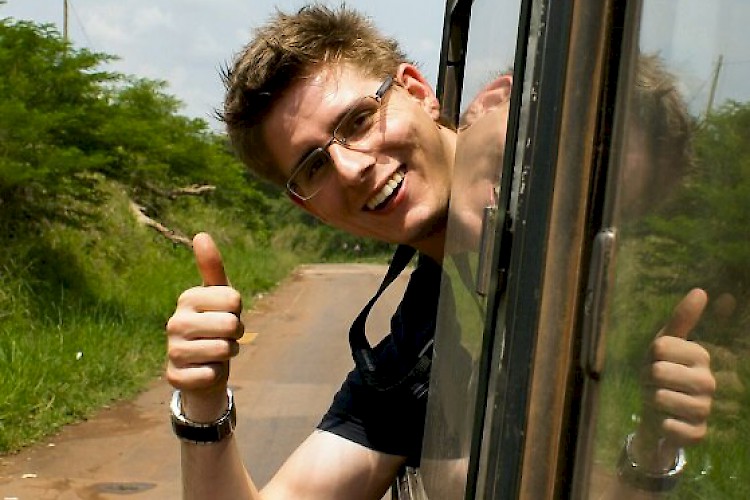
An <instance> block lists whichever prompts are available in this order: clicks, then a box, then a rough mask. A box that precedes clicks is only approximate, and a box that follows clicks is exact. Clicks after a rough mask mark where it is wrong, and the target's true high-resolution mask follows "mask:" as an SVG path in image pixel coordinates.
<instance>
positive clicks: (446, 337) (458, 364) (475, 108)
mask: <svg viewBox="0 0 750 500" xmlns="http://www.w3.org/2000/svg"><path fill="white" fill-rule="evenodd" d="M519 5H520V1H519V0H503V1H488V0H477V1H475V2H473V3H472V7H471V9H472V12H471V27H470V38H469V42H468V49H467V55H466V66H465V72H464V81H463V92H462V95H461V123H459V124H457V125H458V140H457V144H456V159H455V166H454V179H453V182H452V193H451V213H450V215H449V222H448V234H447V241H446V257H445V259H444V261H443V268H444V271H445V274H444V276H445V278H444V280H443V291H442V292H441V298H440V309H439V313H438V314H439V317H438V325H437V336H436V341H435V355H434V356H435V363H434V365H433V370H432V374H431V379H430V397H429V401H428V415H427V423H426V430H425V439H424V446H423V453H422V462H421V472H422V477H423V481H424V485H425V490H426V492H427V495H428V497H430V498H463V497H464V494H465V490H466V480H467V473H468V467H469V453H470V448H471V439H472V432H473V428H472V425H473V424H474V421H473V419H474V409H475V405H476V392H477V384H478V368H479V366H478V364H479V357H480V354H481V347H482V339H483V337H482V335H483V333H484V323H485V314H486V304H485V297H484V295H483V294H481V293H477V290H478V283H477V273H478V264H479V254H478V250H479V247H480V242H481V241H482V228H483V222H484V221H485V220H487V218H488V215H487V214H488V213H490V214H491V213H492V210H491V209H492V208H494V207H495V206H496V204H497V192H496V190H497V186H498V182H499V177H500V169H501V167H502V160H503V153H504V148H505V125H506V122H507V114H508V108H509V102H510V92H511V88H512V81H513V80H512V76H511V75H510V68H511V64H512V61H513V55H514V52H515V40H516V31H517V29H516V25H517V22H518V11H519ZM489 217H490V218H491V215H490V216H489ZM484 227H490V226H488V225H486V224H485V226H484Z"/></svg>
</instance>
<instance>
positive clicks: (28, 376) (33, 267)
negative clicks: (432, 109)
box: [0, 188, 305, 453]
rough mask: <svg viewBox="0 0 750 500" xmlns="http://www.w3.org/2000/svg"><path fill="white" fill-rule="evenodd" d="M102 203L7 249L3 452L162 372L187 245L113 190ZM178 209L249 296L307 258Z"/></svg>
mask: <svg viewBox="0 0 750 500" xmlns="http://www.w3.org/2000/svg"><path fill="white" fill-rule="evenodd" d="M102 210H103V214H104V216H103V217H102V219H101V220H100V221H98V222H96V223H93V224H91V225H88V226H87V227H84V228H77V229H76V228H71V227H69V226H63V225H56V224H49V225H48V226H45V227H44V228H42V229H41V230H40V231H39V233H38V234H34V235H23V236H22V237H17V238H15V241H13V242H12V245H11V246H9V247H6V248H5V250H3V251H2V253H3V254H4V255H2V257H3V258H2V259H0V262H1V263H2V264H0V395H1V396H0V453H7V452H13V451H16V450H18V449H20V448H21V447H23V446H25V445H27V444H29V443H32V442H33V441H35V440H38V439H40V438H42V437H43V436H45V435H49V434H51V433H54V432H55V431H56V430H57V429H59V427H60V426H62V425H64V424H67V423H70V422H74V421H79V420H81V419H85V418H87V417H88V416H90V415H91V414H92V413H93V412H94V411H95V410H96V409H97V408H99V407H101V406H102V405H106V404H107V403H109V402H111V401H114V400H117V399H120V398H126V397H130V396H132V395H134V394H136V393H137V392H138V391H139V390H141V389H142V388H143V387H144V386H145V384H146V383H147V382H148V381H150V380H152V379H153V378H154V377H155V376H157V375H158V374H159V373H160V372H161V370H162V369H163V364H164V344H165V339H164V324H165V322H166V320H167V318H168V316H169V315H170V314H171V312H172V311H173V309H174V305H175V301H176V298H177V296H178V295H179V293H180V292H181V291H182V290H184V289H185V288H188V287H190V286H195V285H198V284H200V278H199V276H198V273H197V271H196V270H195V266H194V263H193V256H192V253H191V252H190V251H189V250H188V249H186V248H184V247H181V246H175V245H173V244H171V243H170V242H168V241H167V240H166V239H165V238H163V237H162V236H160V235H157V234H156V233H155V232H153V231H152V230H150V229H147V228H144V227H141V226H138V225H137V224H136V223H135V222H134V220H133V218H132V216H131V215H130V214H129V212H128V208H127V200H126V198H125V196H124V195H123V194H121V193H119V192H118V191H117V189H115V188H113V189H112V191H111V193H110V199H109V201H108V203H107V204H106V206H104V207H102ZM173 215H174V217H175V219H185V220H190V221H192V226H194V227H187V229H189V230H191V231H193V230H196V231H197V230H204V229H205V230H209V231H211V232H212V233H213V234H214V236H215V238H216V240H217V242H218V243H219V245H220V246H221V249H222V251H223V255H224V260H225V265H226V268H227V272H228V274H229V276H230V279H231V281H232V284H233V286H235V287H236V288H238V289H239V290H240V291H241V292H242V293H243V295H244V296H245V297H249V298H252V297H253V296H254V295H255V294H257V293H258V292H260V291H263V290H267V289H269V288H271V287H273V286H274V285H275V284H276V283H277V282H278V281H280V280H281V279H282V278H283V277H284V276H285V275H287V274H288V273H289V272H290V271H291V270H292V269H293V268H294V267H295V266H296V265H297V264H298V263H299V262H300V260H301V259H304V258H305V256H300V255H299V254H298V253H296V252H292V251H290V250H287V249H285V248H284V247H283V246H282V245H279V246H278V247H275V248H272V247H271V246H269V244H268V243H267V242H263V241H262V239H261V241H258V239H255V238H254V237H253V234H252V232H251V231H248V230H247V229H245V228H243V227H242V224H241V223H240V222H238V221H234V220H231V219H227V218H226V217H225V216H223V215H222V213H221V211H220V210H218V209H216V208H211V207H209V206H206V205H203V204H198V203H189V204H186V205H185V206H183V207H182V208H181V209H180V210H179V213H176V214H173ZM199 226H200V227H199ZM249 305H250V304H249V303H246V306H249Z"/></svg>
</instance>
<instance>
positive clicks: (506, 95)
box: [460, 75, 513, 127]
mask: <svg viewBox="0 0 750 500" xmlns="http://www.w3.org/2000/svg"><path fill="white" fill-rule="evenodd" d="M512 89H513V76H512V75H500V76H498V77H497V78H495V79H494V80H492V81H491V82H490V83H488V84H487V85H486V86H485V87H484V88H483V89H482V90H480V91H479V93H478V94H477V95H476V96H475V97H474V99H472V100H471V102H470V103H469V105H468V106H466V110H465V111H464V112H463V113H462V114H461V118H460V126H461V127H467V126H469V125H471V124H472V123H474V122H476V121H477V120H478V119H479V118H481V117H482V116H484V115H486V114H487V113H489V112H491V111H493V110H495V109H497V108H498V107H500V106H504V105H507V104H508V103H509V102H510V93H511V90H512Z"/></svg>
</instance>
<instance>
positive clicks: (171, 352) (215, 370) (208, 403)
mask: <svg viewBox="0 0 750 500" xmlns="http://www.w3.org/2000/svg"><path fill="white" fill-rule="evenodd" d="M193 253H194V254H195V262H196V265H197V267H198V272H199V273H200V275H201V278H202V279H203V286H198V287H194V288H190V289H188V290H186V291H185V292H183V293H182V295H180V297H179V299H178V300H177V308H176V310H175V312H174V314H173V315H172V317H171V318H169V321H167V327H166V329H167V359H168V362H167V373H166V375H167V380H168V381H169V383H170V384H172V386H174V387H175V388H176V389H180V390H181V391H182V403H183V409H184V411H185V414H186V416H187V417H188V418H190V419H191V420H193V421H195V422H212V421H214V420H215V419H216V418H218V417H219V416H220V415H222V413H223V412H224V411H225V410H226V387H227V379H228V377H229V360H230V359H231V358H232V357H234V356H236V355H237V353H238V352H239V345H238V343H237V340H238V339H240V338H241V337H242V334H243V333H244V329H245V327H244V325H243V324H242V321H241V320H240V313H241V312H242V299H241V297H240V294H239V293H238V292H237V290H235V289H233V288H231V286H230V285H229V280H228V279H227V276H226V274H225V272H224V264H223V262H222V259H221V254H220V253H219V249H218V248H217V247H216V244H215V243H214V241H213V239H212V238H211V237H210V236H209V235H208V234H206V233H199V234H197V235H196V236H195V237H194V238H193Z"/></svg>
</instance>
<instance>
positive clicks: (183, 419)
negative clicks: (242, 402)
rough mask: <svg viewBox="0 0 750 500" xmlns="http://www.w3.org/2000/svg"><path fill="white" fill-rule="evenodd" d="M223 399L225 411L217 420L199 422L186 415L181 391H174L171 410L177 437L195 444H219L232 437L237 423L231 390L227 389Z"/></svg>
mask: <svg viewBox="0 0 750 500" xmlns="http://www.w3.org/2000/svg"><path fill="white" fill-rule="evenodd" d="M223 399H224V403H223V410H222V412H221V414H220V415H219V416H218V417H217V418H215V419H213V420H211V421H207V420H202V421H197V420H193V419H192V418H190V417H188V416H187V415H186V413H185V410H184V407H183V401H182V394H181V392H180V391H179V390H176V391H174V394H173V395H172V401H171V403H170V410H171V420H172V429H173V430H174V433H175V435H177V437H179V438H180V439H182V440H183V441H186V442H190V443H195V444H211V443H218V442H219V441H222V440H223V439H224V438H226V437H228V436H230V435H231V434H232V433H233V432H234V427H235V425H236V422H237V416H236V410H235V406H234V395H233V394H232V391H231V390H230V389H228V388H227V389H226V392H225V393H224V397H223Z"/></svg>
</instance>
